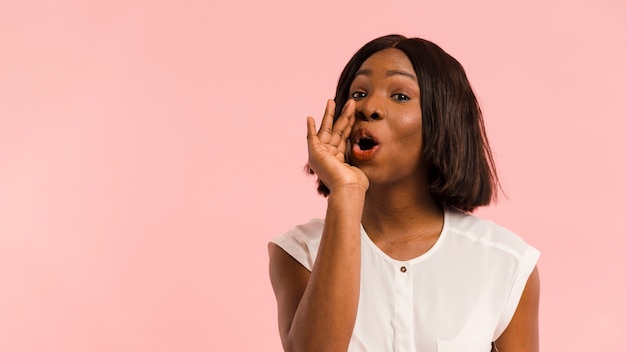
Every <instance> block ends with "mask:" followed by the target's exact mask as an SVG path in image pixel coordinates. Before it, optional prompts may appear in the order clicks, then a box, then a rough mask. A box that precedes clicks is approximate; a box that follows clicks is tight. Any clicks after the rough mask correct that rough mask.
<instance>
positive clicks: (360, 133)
mask: <svg viewBox="0 0 626 352" xmlns="http://www.w3.org/2000/svg"><path fill="white" fill-rule="evenodd" d="M351 139H352V150H351V151H352V153H351V157H352V159H354V160H359V161H365V160H372V159H373V158H374V156H375V155H376V153H377V152H378V151H379V150H380V143H379V142H378V140H377V139H376V136H375V135H374V134H373V133H372V132H370V131H368V130H366V129H364V128H361V129H358V130H357V131H356V132H355V133H354V134H353V135H352V138H351Z"/></svg>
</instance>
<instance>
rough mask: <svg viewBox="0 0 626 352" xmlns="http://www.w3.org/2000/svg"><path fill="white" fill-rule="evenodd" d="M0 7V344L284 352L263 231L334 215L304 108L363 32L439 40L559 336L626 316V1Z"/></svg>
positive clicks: (329, 87)
mask: <svg viewBox="0 0 626 352" xmlns="http://www.w3.org/2000/svg"><path fill="white" fill-rule="evenodd" d="M247 2H248V4H243V3H241V2H226V1H224V2H221V4H219V5H217V4H216V3H217V1H212V0H210V1H209V2H208V3H207V2H206V1H187V2H185V4H182V3H183V2H177V1H159V2H153V1H138V0H127V1H98V2H96V1H67V0H65V1H63V0H61V1H10V0H2V2H1V3H0V23H1V25H0V28H1V30H0V285H1V286H0V351H13V352H22V351H64V352H78V351H278V350H279V348H280V347H279V346H280V343H279V339H278V333H277V328H276V318H275V302H274V297H273V294H272V291H271V288H270V285H269V280H268V275H267V253H266V242H267V241H268V240H269V239H270V238H272V237H274V236H276V235H278V234H279V233H281V232H283V231H285V230H286V229H288V228H289V227H291V226H292V225H294V224H296V223H300V222H303V221H306V220H308V219H309V218H310V217H316V216H321V215H322V214H323V209H324V201H323V200H322V199H321V198H319V197H317V196H316V195H315V192H314V190H313V188H314V184H313V179H310V178H305V177H304V176H303V173H302V172H301V169H302V166H303V164H304V162H305V160H306V147H305V139H304V135H305V117H306V115H309V114H312V115H315V116H318V117H319V114H320V113H322V110H323V107H324V102H325V100H326V99H327V98H329V97H331V96H332V94H333V89H334V85H335V83H336V79H337V77H338V74H339V71H340V70H341V68H342V66H343V65H344V64H345V62H346V61H347V59H348V58H349V57H350V55H351V54H352V53H353V52H354V51H355V50H356V49H357V48H358V47H360V46H361V45H362V44H364V43H365V42H366V41H367V40H369V39H372V38H374V37H376V36H379V35H382V34H388V33H391V32H399V33H402V34H406V35H410V36H422V37H425V38H428V39H430V40H432V41H435V42H436V43H439V44H440V45H441V46H442V47H444V48H445V49H446V50H447V51H449V52H450V53H451V54H452V55H454V56H455V57H457V58H458V59H459V60H460V61H461V62H462V63H463V64H464V66H465V68H466V69H467V71H468V73H469V76H470V79H471V81H472V83H473V85H474V87H475V88H476V91H477V92H478V94H479V96H480V99H481V101H482V103H483V107H484V111H485V116H486V120H487V125H488V133H489V135H490V137H491V141H492V144H493V148H494V150H495V153H496V156H497V162H498V164H499V167H500V172H501V175H502V179H503V181H504V187H505V190H506V192H507V195H508V198H506V199H502V201H501V202H500V203H499V204H498V205H497V206H495V207H492V208H489V209H486V210H483V211H480V212H479V214H480V215H482V216H486V217H490V218H492V219H494V220H496V221H498V222H500V223H501V224H503V225H505V226H507V227H509V228H511V229H513V230H514V231H516V232H518V233H519V234H521V235H522V236H523V237H524V238H526V240H527V241H528V242H530V243H532V244H533V245H535V246H536V247H538V248H540V249H541V250H542V252H543V256H542V259H541V261H540V270H541V277H542V302H541V334H542V341H541V344H542V348H543V350H545V351H601V350H609V349H613V348H614V347H615V346H619V345H621V344H622V343H621V342H622V340H623V338H622V336H621V335H622V334H623V331H624V329H625V328H626V324H625V323H624V316H625V315H626V304H625V303H624V297H626V288H624V284H623V280H624V271H625V269H626V259H625V256H624V255H623V248H624V246H626V240H625V239H624V235H626V231H624V226H622V225H620V223H621V222H620V221H621V220H623V219H624V210H626V209H625V206H624V199H626V188H625V187H624V184H623V182H624V181H623V180H624V179H626V171H625V166H624V162H625V160H626V158H625V156H626V155H625V154H626V152H625V151H626V147H625V143H624V136H623V134H624V131H625V130H626V105H625V104H624V97H623V93H624V91H625V90H624V82H626V69H625V66H624V63H625V62H626V45H624V43H626V21H624V18H626V3H624V2H623V1H622V0H585V1H571V0H570V1H565V0H552V1H540V0H533V1H518V2H517V3H516V4H512V2H507V1H489V0H480V1H421V2H418V1H407V0H403V1H400V0H391V1H388V2H378V1H363V0H362V1H345V2H336V1H323V2H319V1H310V2H307V3H306V4H302V5H298V4H299V3H302V2H298V1H295V2H294V1H286V0H270V1H247Z"/></svg>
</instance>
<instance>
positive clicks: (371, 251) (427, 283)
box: [272, 208, 539, 352]
mask: <svg viewBox="0 0 626 352" xmlns="http://www.w3.org/2000/svg"><path fill="white" fill-rule="evenodd" d="M323 226H324V220H322V219H314V220H311V221H310V222H308V223H306V224H304V225H300V226H296V227H295V228H293V229H291V230H290V231H288V232H287V233H285V234H283V235H282V236H280V237H278V238H276V239H274V240H273V241H272V242H274V243H275V244H277V245H278V246H279V247H281V248H282V249H284V250H285V251H286V252H287V253H288V254H289V255H291V256H292V257H293V258H294V259H296V260H297V261H298V262H299V263H300V264H302V265H303V266H304V267H305V268H306V269H307V270H309V271H311V269H312V268H313V264H314V263H315V257H316V255H317V250H318V248H319V244H320V239H321V236H322V230H323ZM538 259H539V251H538V250H537V249H535V248H533V247H531V246H529V245H528V244H526V243H525V242H524V241H523V240H522V239H521V238H520V237H519V236H517V235H516V234H514V233H513V232H511V231H509V230H507V229H505V228H503V227H501V226H498V225H496V224H494V223H493V222H491V221H487V220H482V219H480V218H478V217H476V216H473V215H471V214H467V213H464V212H461V211H459V210H456V209H451V208H446V209H445V211H444V225H443V229H442V231H441V235H440V236H439V238H438V239H437V241H436V243H435V244H434V246H433V247H432V248H431V249H429V250H428V251H427V252H426V253H424V254H422V255H420V256H419V257H416V258H413V259H411V260H406V261H399V260H395V259H393V258H391V257H389V256H388V255H386V254H385V253H384V252H383V251H382V250H381V249H380V248H378V247H377V246H376V245H375V244H374V243H373V242H372V240H371V239H370V238H369V237H368V235H367V233H366V232H365V230H364V229H363V226H361V287H360V296H359V305H358V310H357V315H356V322H355V326H354V330H353V333H352V337H351V340H350V346H349V348H348V351H350V352H361V351H372V352H374V351H375V352H380V351H396V352H413V351H420V352H451V351H463V352H487V351H491V342H492V341H495V340H496V339H497V338H498V337H499V336H500V335H501V334H502V332H503V331H504V330H505V329H506V327H507V325H508V324H509V322H510V321H511V318H512V317H513V314H514V313H515V309H516V308H517V305H518V303H519V300H520V297H521V295H522V292H523V290H524V287H525V285H526V282H527V280H528V277H529V276H530V274H531V273H532V271H533V269H534V267H535V265H536V263H537V260H538Z"/></svg>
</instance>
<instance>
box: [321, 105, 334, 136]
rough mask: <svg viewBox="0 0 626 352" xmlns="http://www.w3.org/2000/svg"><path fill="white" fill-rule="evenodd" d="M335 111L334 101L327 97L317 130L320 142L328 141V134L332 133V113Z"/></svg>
mask: <svg viewBox="0 0 626 352" xmlns="http://www.w3.org/2000/svg"><path fill="white" fill-rule="evenodd" d="M334 111H335V101H334V100H332V99H328V101H327V102H326V109H325V110H324V117H323V118H322V124H321V125H320V130H319V132H318V134H317V135H318V136H319V139H320V141H321V142H322V143H328V141H330V136H331V135H332V133H333V115H334Z"/></svg>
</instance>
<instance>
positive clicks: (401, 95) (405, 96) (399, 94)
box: [391, 93, 411, 101]
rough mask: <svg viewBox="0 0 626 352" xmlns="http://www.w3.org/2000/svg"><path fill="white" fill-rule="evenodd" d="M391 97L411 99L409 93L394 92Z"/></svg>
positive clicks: (400, 99)
mask: <svg viewBox="0 0 626 352" xmlns="http://www.w3.org/2000/svg"><path fill="white" fill-rule="evenodd" d="M391 97H392V98H394V99H396V100H399V101H407V100H411V98H410V97H409V96H408V95H406V94H402V93H398V94H394V95H392V96H391Z"/></svg>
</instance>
